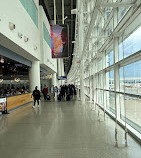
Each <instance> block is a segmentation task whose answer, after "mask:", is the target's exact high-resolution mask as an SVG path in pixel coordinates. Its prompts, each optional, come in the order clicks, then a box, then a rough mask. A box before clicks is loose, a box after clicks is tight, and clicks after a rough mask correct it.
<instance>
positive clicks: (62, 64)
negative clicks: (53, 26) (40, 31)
mask: <svg viewBox="0 0 141 158" xmlns="http://www.w3.org/2000/svg"><path fill="white" fill-rule="evenodd" d="M62 24H63V25H64V0H62ZM60 64H61V76H64V75H65V72H64V60H63V59H60ZM62 84H64V80H63V81H62Z"/></svg>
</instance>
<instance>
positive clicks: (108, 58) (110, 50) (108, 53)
mask: <svg viewBox="0 0 141 158" xmlns="http://www.w3.org/2000/svg"><path fill="white" fill-rule="evenodd" d="M112 64H114V54H113V45H111V46H110V47H109V48H108V49H107V50H106V67H108V66H110V65H112Z"/></svg>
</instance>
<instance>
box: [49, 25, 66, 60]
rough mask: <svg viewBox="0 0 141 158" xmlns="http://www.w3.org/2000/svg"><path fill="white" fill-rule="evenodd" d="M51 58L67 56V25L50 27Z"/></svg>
mask: <svg viewBox="0 0 141 158" xmlns="http://www.w3.org/2000/svg"><path fill="white" fill-rule="evenodd" d="M50 27H51V51H52V58H65V57H68V54H69V29H68V25H51V26H50Z"/></svg>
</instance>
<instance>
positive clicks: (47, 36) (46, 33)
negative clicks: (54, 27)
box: [43, 24, 51, 48]
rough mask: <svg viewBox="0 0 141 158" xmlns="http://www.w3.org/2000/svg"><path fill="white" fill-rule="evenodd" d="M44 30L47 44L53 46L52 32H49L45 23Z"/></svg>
mask: <svg viewBox="0 0 141 158" xmlns="http://www.w3.org/2000/svg"><path fill="white" fill-rule="evenodd" d="M43 30H44V39H45V41H46V42H47V44H48V45H49V47H50V48H51V37H50V34H49V32H48V30H47V28H46V26H45V24H43Z"/></svg>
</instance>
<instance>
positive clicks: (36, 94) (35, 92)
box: [32, 86, 41, 108]
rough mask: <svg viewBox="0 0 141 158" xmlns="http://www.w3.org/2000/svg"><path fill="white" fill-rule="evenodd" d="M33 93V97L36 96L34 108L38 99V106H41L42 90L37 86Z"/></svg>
mask: <svg viewBox="0 0 141 158" xmlns="http://www.w3.org/2000/svg"><path fill="white" fill-rule="evenodd" d="M32 95H33V98H34V105H33V108H35V104H36V101H37V103H38V108H39V100H40V97H41V95H40V91H39V90H38V87H37V86H36V87H35V90H34V91H33V93H32Z"/></svg>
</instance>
